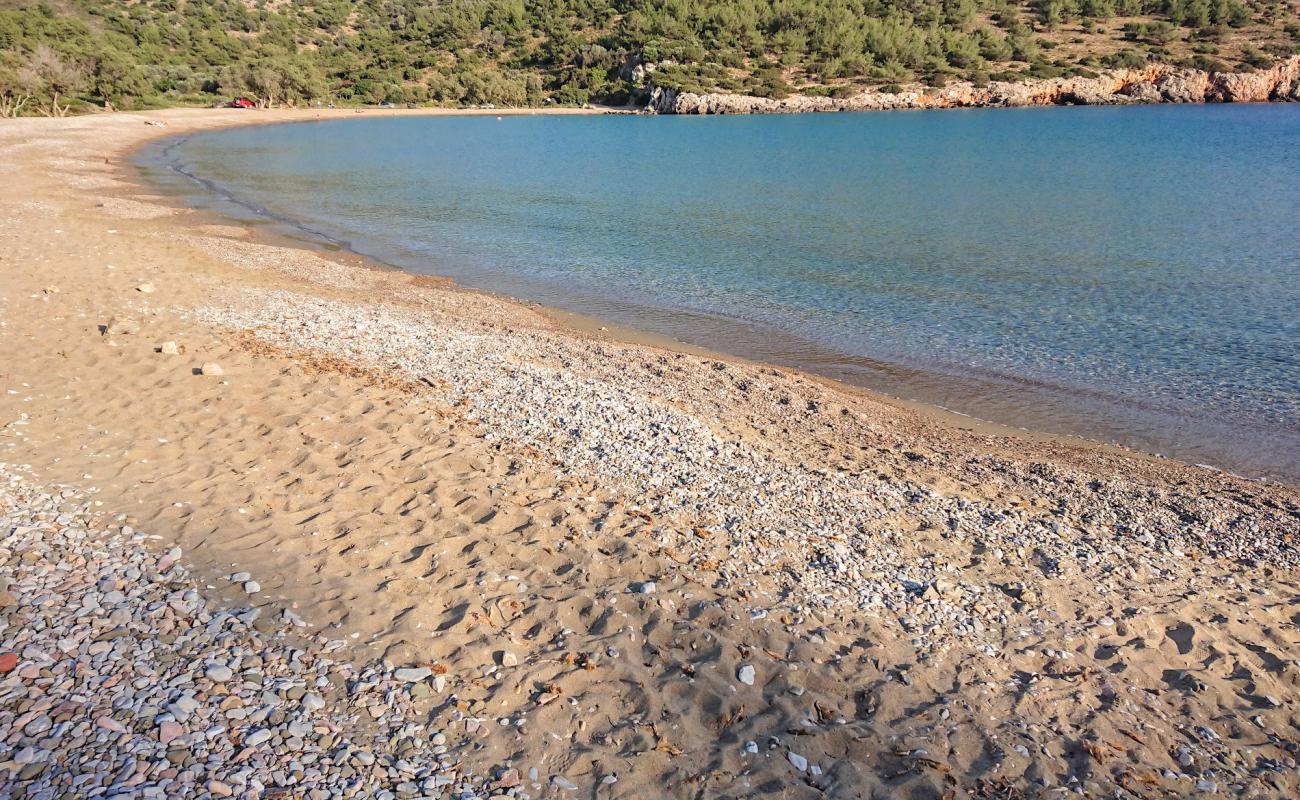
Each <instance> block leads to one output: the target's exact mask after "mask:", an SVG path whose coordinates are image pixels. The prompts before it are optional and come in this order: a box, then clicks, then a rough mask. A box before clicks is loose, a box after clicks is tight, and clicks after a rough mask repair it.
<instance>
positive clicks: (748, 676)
mask: <svg viewBox="0 0 1300 800" xmlns="http://www.w3.org/2000/svg"><path fill="white" fill-rule="evenodd" d="M755 677H756V673H755V671H754V667H753V665H752V664H742V665H741V666H740V669H738V670H736V679H737V680H738V681H740V682H741V683H743V684H745V685H746V686H753V685H754V678H755Z"/></svg>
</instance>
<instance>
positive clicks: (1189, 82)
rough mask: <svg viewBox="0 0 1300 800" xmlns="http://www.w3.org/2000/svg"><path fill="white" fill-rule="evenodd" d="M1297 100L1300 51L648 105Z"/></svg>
mask: <svg viewBox="0 0 1300 800" xmlns="http://www.w3.org/2000/svg"><path fill="white" fill-rule="evenodd" d="M1291 100H1300V56H1292V57H1291V58H1289V59H1287V60H1286V61H1282V62H1280V63H1278V64H1276V65H1274V66H1272V67H1270V68H1268V69H1263V70H1258V71H1256V72H1206V71H1204V70H1197V69H1188V68H1183V67H1173V66H1170V65H1167V64H1153V65H1151V66H1149V67H1144V68H1142V69H1119V70H1111V71H1107V72H1103V73H1101V74H1099V75H1097V76H1095V77H1073V78H1048V79H1044V80H1030V81H1018V82H1003V81H994V82H993V83H990V84H989V85H988V86H983V87H980V86H975V85H974V84H972V83H968V82H960V83H953V84H950V85H948V86H945V87H943V88H925V87H919V86H917V87H910V88H908V89H905V90H904V91H898V92H884V91H879V90H876V89H868V90H866V91H863V92H860V93H858V94H856V95H852V96H850V97H842V98H833V97H812V96H807V95H792V96H790V97H786V98H782V99H779V100H778V99H773V98H766V97H754V96H752V95H743V94H728V93H706V94H697V93H694V92H679V91H677V90H675V89H669V88H665V87H662V86H652V87H651V89H650V93H649V95H648V99H647V101H646V105H645V110H646V111H647V112H648V113H652V114H796V113H805V112H825V111H887V110H891V109H929V108H1013V107H1023V106H1050V105H1128V104H1140V103H1257V102H1267V101H1291Z"/></svg>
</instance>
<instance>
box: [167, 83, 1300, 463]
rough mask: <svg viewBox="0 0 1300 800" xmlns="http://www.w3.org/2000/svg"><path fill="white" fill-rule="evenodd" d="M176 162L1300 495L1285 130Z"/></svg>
mask: <svg viewBox="0 0 1300 800" xmlns="http://www.w3.org/2000/svg"><path fill="white" fill-rule="evenodd" d="M165 147H166V148H167V149H166V150H165V151H164V150H162V149H157V150H155V151H154V152H153V153H152V154H146V155H145V156H144V162H145V163H146V164H150V163H152V164H155V165H157V164H160V163H165V164H170V165H172V166H176V167H181V168H183V169H184V170H185V171H186V172H188V173H190V174H192V175H195V176H198V177H201V178H203V179H204V180H205V181H208V182H209V186H208V187H207V189H208V190H211V189H216V190H217V191H218V192H219V193H222V194H224V195H226V196H227V197H229V198H234V199H236V200H238V201H239V202H240V203H242V204H245V205H247V206H248V207H251V208H253V209H256V211H257V212H258V213H260V214H262V215H265V216H272V217H278V218H281V219H283V220H292V221H296V222H297V223H300V224H301V225H302V226H303V227H304V228H306V229H308V230H311V231H313V232H316V233H319V234H322V235H324V236H327V237H329V238H331V239H333V240H336V241H339V242H343V243H346V244H347V245H348V246H350V247H352V248H353V249H355V250H358V251H360V252H363V253H366V254H369V255H373V256H375V257H377V258H380V259H382V260H385V261H387V262H389V263H392V264H395V265H397V266H400V267H403V268H405V269H408V270H412V271H416V272H425V273H432V274H440V275H450V276H452V277H454V278H456V279H457V280H458V281H460V282H462V283H464V284H467V285H470V286H475V287H481V288H485V289H491V290H495V291H500V292H505V293H508V294H511V295H514V296H520V297H527V298H529V299H534V300H538V301H541V302H543V303H546V304H549V305H553V306H557V307H561V308H566V309H569V310H574V311H579V312H584V313H587V314H592V315H595V316H598V317H602V318H606V319H611V320H614V321H617V322H620V323H624V324H628V325H631V326H633V327H639V328H642V329H646V330H652V331H655V332H658V333H663V334H667V335H670V336H674V337H677V338H679V339H682V340H685V341H691V342H694V343H696V344H701V345H705V346H710V347H714V348H717V349H721V350H726V351H730V352H735V353H738V354H741V355H746V356H751V357H757V358H761V359H764V360H769V361H776V362H781V363H786V364H792V365H795V366H801V367H805V368H809V369H812V370H814V371H817V372H821V373H823V374H828V375H831V376H833V377H838V378H842V379H845V380H850V381H853V382H856V383H861V384H865V385H868V386H871V387H873V388H877V389H882V390H884V391H887V392H891V393H893V394H896V395H899V396H903V397H908V398H914V399H919V400H923V401H926V402H933V403H938V404H942V405H945V406H947V407H949V408H952V409H954V410H957V411H960V412H964V413H969V414H972V415H976V416H980V417H983V418H987V419H992V420H995V421H999V422H1004V423H1010V424H1014V425H1021V426H1024V427H1028V428H1033V429H1040V430H1047V431H1053V432H1061V433H1075V434H1080V435H1084V436H1089V437H1092V438H1097V439H1102V440H1105V441H1114V442H1119V443H1122V444H1126V445H1130V446H1135V447H1140V448H1143V449H1147V450H1153V451H1156V452H1162V453H1166V454H1169V455H1173V456H1176V457H1179V458H1182V459H1185V460H1188V461H1194V462H1208V463H1212V464H1217V465H1220V466H1225V467H1228V468H1231V469H1235V470H1238V471H1241V472H1244V473H1246V474H1251V475H1258V476H1267V477H1274V478H1281V479H1284V480H1288V481H1291V482H1294V481H1296V480H1297V478H1300V233H1298V232H1297V225H1298V224H1300V159H1297V158H1296V157H1295V154H1296V153H1297V152H1300V107H1295V106H1196V107H1176V106H1151V107H1139V108H1052V109H1025V110H986V111H960V112H958V111H941V112H896V113H878V114H837V115H815V116H786V117H714V118H708V117H706V118H694V117H692V118H673V117H654V118H645V117H625V116H608V117H599V116H596V117H506V118H504V119H502V120H500V121H498V120H495V119H493V118H490V117H478V118H470V117H462V118H418V117H402V118H395V117H380V116H378V115H374V116H367V117H364V118H360V119H357V120H347V121H339V122H322V123H309V124H300V125H280V126H267V127H254V128H245V129H239V130H233V131H221V132H214V133H209V134H202V135H198V136H193V137H190V138H188V139H185V140H182V141H180V142H179V143H176V142H171V143H167V144H166V145H165ZM205 191H206V190H205ZM197 199H198V198H196V200H197Z"/></svg>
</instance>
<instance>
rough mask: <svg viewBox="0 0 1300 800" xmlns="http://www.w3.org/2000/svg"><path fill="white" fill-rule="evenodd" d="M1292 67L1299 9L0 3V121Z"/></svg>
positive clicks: (629, 2) (691, 1)
mask: <svg viewBox="0 0 1300 800" xmlns="http://www.w3.org/2000/svg"><path fill="white" fill-rule="evenodd" d="M1297 52H1300V12H1298V9H1297V0H1290V2H1274V1H1270V0H1030V2H1008V0H538V1H536V2H527V3H525V2H523V0H445V1H444V2H429V0H361V1H360V2H358V1H356V0H310V1H308V0H249V1H247V2H245V1H241V0H134V1H132V2H120V0H119V1H114V0H60V1H59V2H39V3H38V2H28V1H27V0H16V1H15V0H0V115H5V116H13V115H17V114H32V113H44V114H62V113H67V112H68V111H69V110H76V109H78V108H79V107H85V106H87V105H97V106H105V105H107V106H112V107H117V108H132V107H149V106H155V105H163V104H177V103H188V104H205V105H206V104H212V103H214V102H218V101H221V100H225V99H229V98H230V97H231V96H234V95H240V94H243V95H248V96H251V97H255V98H256V99H257V100H258V102H260V103H262V104H266V105H276V104H302V103H316V102H339V103H380V102H392V103H396V104H407V103H438V104H446V105H478V104H485V103H493V104H497V105H544V104H547V103H558V104H566V105H570V104H580V103H585V102H587V101H589V100H597V101H602V102H608V103H615V104H618V103H624V102H629V101H634V100H636V99H637V97H638V96H639V95H640V94H641V93H642V92H644V87H645V86H646V85H647V83H649V82H653V83H654V84H657V85H660V86H665V87H669V88H676V89H687V90H692V91H705V90H722V91H732V92H743V93H748V94H755V95H759V96H764V97H782V96H784V95H786V94H788V93H792V92H805V93H808V94H830V95H836V94H840V93H848V92H852V91H854V90H856V89H857V88H858V87H860V86H864V85H877V86H887V85H889V84H896V83H900V84H901V83H906V82H909V81H924V82H926V83H928V84H930V85H942V84H943V83H944V82H945V81H947V80H950V79H953V78H962V79H968V80H972V81H974V82H976V83H977V84H978V83H981V82H986V81H989V80H998V79H1000V80H1012V79H1018V78H1028V77H1053V76H1059V75H1071V74H1087V73H1089V72H1091V71H1095V70H1098V69H1103V68H1106V67H1113V66H1137V65H1141V64H1145V63H1147V62H1148V61H1149V60H1156V61H1162V62H1166V63H1174V64H1184V65H1188V66H1197V67H1200V68H1203V69H1216V70H1225V69H1232V70H1251V69H1257V68H1260V67H1263V66H1266V65H1268V64H1269V63H1271V62H1273V61H1274V60H1276V59H1278V58H1281V57H1284V56H1287V55H1290V54H1293V53H1297Z"/></svg>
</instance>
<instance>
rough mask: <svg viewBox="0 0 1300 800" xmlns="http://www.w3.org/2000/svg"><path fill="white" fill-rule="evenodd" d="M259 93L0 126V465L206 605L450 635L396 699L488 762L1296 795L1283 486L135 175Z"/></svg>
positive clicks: (771, 785) (592, 791)
mask: <svg viewBox="0 0 1300 800" xmlns="http://www.w3.org/2000/svg"><path fill="white" fill-rule="evenodd" d="M314 113H315V112H292V111H284V112H258V114H257V116H256V120H257V121H259V122H260V121H270V120H273V119H274V120H292V119H301V118H313V115H314ZM340 115H342V114H340ZM252 118H253V117H250V116H249V115H247V114H243V113H241V112H236V111H225V110H214V111H168V112H161V113H158V114H147V115H125V114H124V115H105V116H96V117H83V118H76V119H66V120H36V119H32V120H7V121H5V122H4V123H3V124H0V154H2V155H0V171H3V175H4V179H5V182H6V186H7V187H9V190H8V191H7V192H6V193H5V194H4V196H3V198H0V206H3V227H2V228H0V244H2V245H3V249H2V250H0V315H2V317H0V318H2V319H3V327H0V364H2V365H3V366H0V383H3V386H0V391H3V394H0V462H3V463H4V464H5V465H6V467H5V469H6V470H8V471H17V472H22V473H23V474H24V475H25V476H27V479H28V480H30V481H34V482H38V483H46V484H52V483H60V484H67V485H70V486H73V487H77V489H78V490H79V491H83V492H87V493H93V497H94V498H95V500H96V501H97V503H99V504H101V505H100V506H99V508H100V509H101V510H102V512H103V513H105V514H113V515H117V514H125V515H127V517H126V519H127V521H128V522H129V524H130V525H132V526H133V527H134V528H136V529H138V530H141V531H147V532H149V533H151V534H156V535H158V536H159V537H161V539H160V540H159V541H158V546H159V547H163V548H165V547H169V546H172V545H179V546H181V547H183V549H184V552H185V554H186V559H187V561H188V562H189V564H190V566H191V568H192V569H193V570H194V571H195V572H196V574H198V575H199V576H201V577H203V578H205V579H206V583H207V584H208V586H209V588H208V589H207V591H208V592H209V593H210V595H211V597H210V599H211V600H212V601H213V602H216V603H220V602H223V601H225V602H229V603H246V602H248V601H249V598H248V597H247V596H246V594H245V593H244V592H243V591H242V589H240V588H239V587H238V586H235V585H232V584H231V583H230V582H229V581H228V580H226V577H227V576H229V575H230V574H231V573H234V572H238V571H249V572H251V573H253V574H254V576H255V577H256V579H257V581H258V582H259V583H260V589H261V590H260V592H259V593H258V594H257V596H256V598H255V601H256V602H257V603H258V604H261V605H264V606H266V607H267V609H268V610H271V611H275V610H279V609H283V608H289V609H292V610H293V612H294V613H295V614H297V615H299V616H300V617H301V618H302V619H303V620H304V621H305V622H307V623H308V625H310V626H311V630H313V631H320V632H322V633H324V634H325V635H327V636H329V637H332V638H336V639H342V640H344V641H346V642H348V643H349V644H348V647H347V648H346V649H347V652H348V653H349V654H350V655H351V656H352V657H355V658H357V659H367V658H380V659H386V660H387V661H388V662H390V663H391V664H394V665H399V666H406V665H415V666H430V667H432V666H437V667H438V669H439V670H440V671H442V672H443V674H445V675H446V676H447V678H446V680H447V682H448V684H449V687H448V694H447V695H440V696H438V697H437V698H432V699H426V700H424V701H423V702H422V703H416V704H415V707H414V709H413V710H412V711H411V713H412V714H415V715H419V718H420V719H421V721H430V724H434V723H435V722H440V723H445V722H446V720H447V719H448V717H449V716H451V715H459V717H458V719H457V720H456V734H457V737H458V741H457V742H456V744H457V745H462V746H463V747H464V748H466V749H465V752H466V753H467V755H466V756H465V757H466V758H473V759H476V760H478V763H479V764H481V768H480V772H482V773H484V774H487V773H489V772H490V771H491V769H492V768H493V767H504V766H512V767H516V768H518V769H520V770H521V771H523V772H526V771H527V769H528V768H530V767H536V768H538V769H539V771H540V773H541V774H543V775H546V774H563V775H565V776H567V777H566V780H572V781H573V782H574V783H575V784H576V785H577V786H578V787H580V788H579V793H580V794H582V796H600V797H644V796H646V793H645V787H646V786H655V787H661V791H657V792H656V793H657V794H662V795H664V796H673V797H755V796H768V797H822V796H830V797H869V796H882V795H888V796H910V797H942V796H947V795H949V794H953V795H956V796H1012V797H1014V796H1030V797H1037V796H1042V797H1055V796H1068V795H1070V794H1080V793H1081V794H1082V795H1084V796H1096V797H1100V796H1112V795H1114V794H1115V793H1116V792H1117V791H1118V790H1119V789H1121V788H1122V789H1123V790H1125V791H1127V792H1129V793H1131V794H1132V795H1135V796H1139V797H1165V796H1190V795H1195V794H1197V793H1198V792H1199V793H1209V792H1211V791H1215V792H1218V793H1220V794H1228V795H1233V796H1260V797H1288V796H1294V795H1295V794H1296V792H1297V783H1300V781H1298V780H1297V777H1298V776H1297V773H1296V762H1295V760H1294V759H1295V754H1294V748H1295V745H1294V740H1295V738H1296V735H1297V730H1296V725H1295V723H1294V714H1295V709H1296V704H1297V700H1298V699H1300V698H1298V697H1297V692H1296V688H1295V687H1296V681H1297V680H1298V679H1300V667H1298V666H1297V665H1298V664H1300V634H1298V633H1297V630H1296V623H1295V614H1296V610H1295V608H1294V606H1295V604H1296V602H1297V599H1300V584H1298V583H1297V580H1296V572H1295V565H1296V563H1297V553H1296V549H1295V543H1294V537H1295V534H1296V533H1297V531H1298V530H1300V496H1298V495H1297V493H1296V492H1295V491H1294V490H1293V489H1290V488H1287V487H1279V486H1269V485H1265V484H1261V483H1258V482H1253V481H1247V480H1242V479H1238V478H1234V477H1232V476H1228V475H1223V474H1220V473H1216V472H1212V471H1207V470H1203V469H1197V468H1193V467H1186V466H1182V465H1179V464H1176V463H1173V462H1169V461H1165V460H1161V459H1153V458H1148V457H1140V456H1139V457H1135V456H1130V455H1127V454H1124V453H1122V452H1118V451H1116V450H1113V449H1110V448H1099V447H1094V446H1087V445H1083V444H1080V443H1075V442H1070V441H1066V440H1059V439H1053V438H1041V437H1019V436H1011V435H1006V434H1004V433H1003V432H1002V431H1000V430H997V429H989V428H982V427H981V428H975V427H973V426H970V427H971V429H969V430H967V429H963V427H961V426H957V425H954V424H952V422H951V421H949V420H946V419H944V418H942V417H941V416H937V415H933V414H928V413H920V412H918V411H917V410H915V409H910V408H906V407H903V406H901V405H899V404H897V403H894V402H891V401H888V400H886V399H884V398H881V397H879V396H875V395H871V394H868V393H865V392H862V391H858V390H851V389H846V388H844V387H840V386H838V385H835V384H834V383H833V382H830V381H826V380H821V379H814V378H811V377H809V376H806V375H803V374H800V373H797V372H793V371H789V370H784V369H776V368H772V367H767V366H763V365H760V364H754V363H749V362H744V361H740V360H736V359H729V358H725V357H720V356H716V355H713V354H709V353H705V352H698V351H697V352H682V351H674V350H669V349H664V348H661V347H656V346H654V344H653V343H649V342H645V341H640V342H638V341H625V340H624V337H619V338H616V337H613V336H611V335H610V334H611V333H613V332H610V331H601V330H599V326H596V329H594V330H593V329H591V327H590V326H587V327H586V329H585V330H584V329H583V326H576V327H575V326H572V325H569V324H567V323H568V322H569V320H566V319H564V318H563V317H560V316H557V315H555V314H551V313H548V312H546V311H545V310H542V309H539V308H537V307H535V306H530V305H528V304H521V303H514V302H509V301H506V300H503V299H500V298H495V297H491V296H487V295H484V294H481V293H476V292H470V291H465V290H462V289H459V288H457V287H455V286H452V285H449V284H448V283H446V282H444V281H438V280H431V279H423V278H418V277H416V276H410V275H406V274H403V273H399V272H394V271H391V270H382V269H375V268H373V265H368V264H366V263H365V262H364V260H363V259H360V258H358V257H355V256H350V255H347V254H322V253H320V252H312V251H310V250H307V249H303V248H300V247H294V246H290V243H288V242H279V243H275V242H272V241H270V240H267V239H265V238H263V237H262V236H260V235H253V234H252V233H250V231H248V230H247V229H246V228H244V227H242V226H236V225H230V224H221V223H218V222H215V221H214V220H212V219H211V218H209V217H208V216H206V215H202V214H196V213H192V212H187V211H185V210H183V209H177V208H175V207H173V206H171V205H169V204H168V203H167V202H166V198H160V197H158V196H157V195H155V194H154V193H153V192H152V191H151V190H150V189H149V188H147V187H143V186H141V185H138V184H136V183H134V182H132V181H131V180H130V175H131V172H130V170H129V169H128V168H127V167H126V166H125V159H126V157H127V154H128V153H129V152H130V151H131V150H132V149H133V148H134V147H137V146H139V145H140V144H142V143H143V142H145V141H148V140H150V139H152V138H155V137H157V136H159V135H165V134H171V133H176V132H182V131H185V130H200V129H208V128H211V127H214V126H221V125H227V124H241V123H247V122H248V121H249V120H250V119H252ZM146 120H159V121H165V122H166V123H167V125H166V127H165V128H157V127H153V126H148V125H146V124H145V121H146ZM627 338H634V337H627ZM168 343H174V345H175V347H174V348H173V347H171V346H167V345H168ZM173 349H175V350H176V351H177V352H176V354H174V355H173V354H170V351H171V350H173ZM162 351H167V352H162ZM205 364H206V365H212V364H219V365H220V373H221V374H220V375H214V374H210V373H212V372H214V371H215V370H212V369H211V368H210V367H209V368H207V369H206V370H205V367H204V365H205ZM205 371H206V372H208V373H209V374H201V373H203V372H205ZM503 652H509V653H510V654H511V656H512V659H517V661H518V664H517V666H513V667H511V668H509V669H501V666H502V665H501V663H500V662H501V654H502V653H503ZM451 695H454V699H450V700H449V699H448V697H449V696H451ZM469 719H473V720H475V721H476V722H475V723H474V724H473V725H471V724H470V723H469V722H467V720H469ZM519 720H523V722H519ZM610 775H615V776H617V778H618V780H617V781H615V782H606V781H605V780H604V779H605V778H606V777H608V776H610ZM503 789H509V790H510V791H512V792H514V793H516V794H518V793H519V792H521V791H522V792H528V793H530V794H531V795H532V796H551V795H562V794H564V792H565V791H566V790H564V789H562V788H560V787H558V786H556V785H555V784H551V783H547V782H546V781H545V780H543V781H542V782H540V783H539V784H538V785H537V786H536V787H532V786H529V785H528V784H527V782H526V781H525V782H524V784H523V785H522V788H521V787H503Z"/></svg>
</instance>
